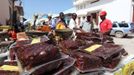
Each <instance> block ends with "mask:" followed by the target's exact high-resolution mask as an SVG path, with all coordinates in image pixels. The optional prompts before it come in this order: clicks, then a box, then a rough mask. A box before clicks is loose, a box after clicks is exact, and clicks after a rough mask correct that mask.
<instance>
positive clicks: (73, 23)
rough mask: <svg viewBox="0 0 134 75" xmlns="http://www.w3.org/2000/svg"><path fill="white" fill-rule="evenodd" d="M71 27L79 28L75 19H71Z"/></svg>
mask: <svg viewBox="0 0 134 75" xmlns="http://www.w3.org/2000/svg"><path fill="white" fill-rule="evenodd" d="M69 28H70V29H73V28H77V25H76V22H75V21H74V20H73V19H71V20H70V22H69Z"/></svg>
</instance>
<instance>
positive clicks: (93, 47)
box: [85, 44, 102, 52]
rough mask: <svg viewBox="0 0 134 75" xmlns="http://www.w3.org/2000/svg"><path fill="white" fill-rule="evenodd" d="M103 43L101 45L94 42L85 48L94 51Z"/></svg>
mask: <svg viewBox="0 0 134 75" xmlns="http://www.w3.org/2000/svg"><path fill="white" fill-rule="evenodd" d="M101 46H102V45H99V44H94V45H92V46H90V47H88V48H86V49H85V50H86V51H88V52H92V51H94V50H96V49H97V48H99V47H101Z"/></svg>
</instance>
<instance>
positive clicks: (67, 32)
mask: <svg viewBox="0 0 134 75" xmlns="http://www.w3.org/2000/svg"><path fill="white" fill-rule="evenodd" d="M55 33H56V35H57V36H60V37H61V38H63V39H67V38H69V37H71V35H72V34H73V30H71V29H56V30H55Z"/></svg>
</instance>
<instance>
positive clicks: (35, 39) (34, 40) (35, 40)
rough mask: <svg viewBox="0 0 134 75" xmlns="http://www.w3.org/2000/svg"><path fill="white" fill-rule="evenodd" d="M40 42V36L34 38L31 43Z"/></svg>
mask: <svg viewBox="0 0 134 75" xmlns="http://www.w3.org/2000/svg"><path fill="white" fill-rule="evenodd" d="M39 42H40V38H34V39H33V40H32V42H31V44H35V43H39Z"/></svg>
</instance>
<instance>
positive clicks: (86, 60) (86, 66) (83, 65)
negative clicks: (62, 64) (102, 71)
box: [72, 51, 102, 72]
mask: <svg viewBox="0 0 134 75" xmlns="http://www.w3.org/2000/svg"><path fill="white" fill-rule="evenodd" d="M72 57H74V58H76V63H75V66H76V67H77V69H79V70H80V71H81V72H90V71H96V70H97V69H99V68H101V67H102V61H101V58H99V57H96V56H93V55H90V54H88V53H86V52H83V51H75V52H74V53H73V54H72Z"/></svg>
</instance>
